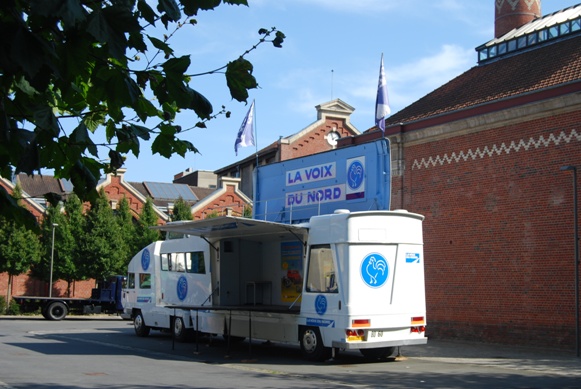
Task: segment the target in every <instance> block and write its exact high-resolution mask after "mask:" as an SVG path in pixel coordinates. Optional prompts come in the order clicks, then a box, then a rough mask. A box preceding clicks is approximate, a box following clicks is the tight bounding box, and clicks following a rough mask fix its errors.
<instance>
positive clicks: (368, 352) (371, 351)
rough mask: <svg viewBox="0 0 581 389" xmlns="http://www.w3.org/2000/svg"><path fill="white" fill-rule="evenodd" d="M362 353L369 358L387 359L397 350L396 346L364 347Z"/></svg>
mask: <svg viewBox="0 0 581 389" xmlns="http://www.w3.org/2000/svg"><path fill="white" fill-rule="evenodd" d="M359 351H361V354H363V356H364V357H365V358H368V359H385V358H387V357H389V356H390V355H391V354H393V352H394V351H395V347H380V348H362V349H360V350H359Z"/></svg>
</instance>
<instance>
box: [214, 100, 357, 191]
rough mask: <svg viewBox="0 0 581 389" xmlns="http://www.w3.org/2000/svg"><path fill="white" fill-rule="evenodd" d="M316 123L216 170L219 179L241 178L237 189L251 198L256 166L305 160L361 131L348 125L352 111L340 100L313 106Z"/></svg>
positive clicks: (330, 148)
mask: <svg viewBox="0 0 581 389" xmlns="http://www.w3.org/2000/svg"><path fill="white" fill-rule="evenodd" d="M315 108H316V110H317V120H316V121H315V122H313V123H311V124H310V125H308V126H307V127H305V128H303V129H302V130H300V131H299V132H297V133H294V134H293V135H290V136H286V137H282V136H281V137H280V139H279V140H277V141H276V142H273V143H271V144H270V145H268V146H266V147H265V148H263V149H261V150H258V152H257V155H251V156H249V157H247V158H245V159H243V160H241V161H238V162H236V163H234V164H231V165H228V166H225V167H223V168H221V169H218V170H216V171H215V173H216V174H217V175H218V177H237V178H240V189H241V191H242V192H243V193H245V194H246V195H247V196H248V197H250V198H252V197H253V189H254V188H253V178H252V172H253V171H254V168H255V167H256V164H257V163H258V166H262V165H267V164H270V163H275V162H280V161H286V160H289V159H293V158H299V157H304V156H307V155H311V154H316V153H320V152H323V151H328V150H332V149H334V148H336V147H337V141H338V140H339V139H340V138H344V137H350V136H355V135H359V134H360V131H359V130H358V129H357V128H355V126H353V125H352V124H351V121H350V116H351V114H352V113H353V111H354V110H355V109H354V108H353V107H351V106H350V105H349V104H347V103H345V102H344V101H342V100H341V99H335V100H332V101H329V102H327V103H323V104H319V105H317V106H316V107H315Z"/></svg>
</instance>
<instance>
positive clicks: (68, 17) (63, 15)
mask: <svg viewBox="0 0 581 389" xmlns="http://www.w3.org/2000/svg"><path fill="white" fill-rule="evenodd" d="M30 13H31V14H36V15H42V16H45V17H47V18H50V19H53V18H56V19H61V20H62V24H63V28H64V30H68V29H70V28H73V27H75V26H76V25H77V23H79V22H82V21H84V20H85V18H86V14H87V13H86V11H85V10H84V9H83V7H82V6H81V2H80V1H78V0H30Z"/></svg>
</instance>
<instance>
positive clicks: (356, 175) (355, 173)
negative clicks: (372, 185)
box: [347, 161, 365, 189]
mask: <svg viewBox="0 0 581 389" xmlns="http://www.w3.org/2000/svg"><path fill="white" fill-rule="evenodd" d="M364 177H365V168H364V167H363V165H362V164H361V162H360V161H353V162H352V163H351V165H349V168H348V169H347V185H349V188H351V189H357V188H359V187H360V186H361V184H362V183H363V178H364Z"/></svg>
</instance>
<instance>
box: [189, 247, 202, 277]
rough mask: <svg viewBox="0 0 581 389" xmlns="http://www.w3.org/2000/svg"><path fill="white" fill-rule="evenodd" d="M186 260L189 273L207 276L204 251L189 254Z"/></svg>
mask: <svg viewBox="0 0 581 389" xmlns="http://www.w3.org/2000/svg"><path fill="white" fill-rule="evenodd" d="M186 258H187V259H186V265H187V269H188V273H195V274H206V263H205V262H204V252H203V251H195V252H192V253H187V254H186Z"/></svg>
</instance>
